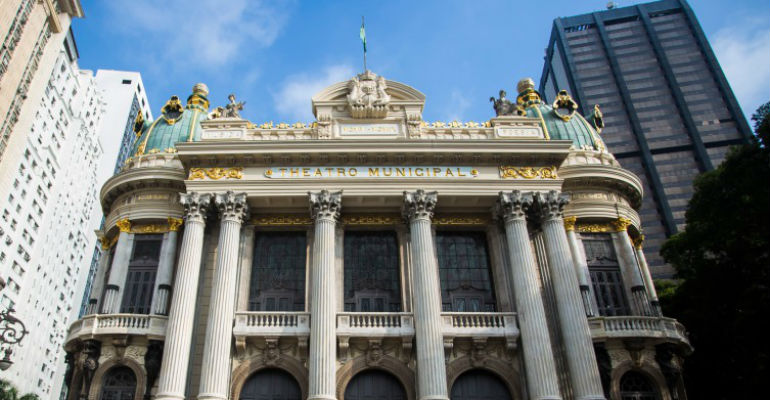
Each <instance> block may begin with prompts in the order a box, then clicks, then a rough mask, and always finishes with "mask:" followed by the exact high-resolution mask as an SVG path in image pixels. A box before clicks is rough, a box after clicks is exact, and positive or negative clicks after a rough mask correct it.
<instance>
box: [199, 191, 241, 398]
mask: <svg viewBox="0 0 770 400" xmlns="http://www.w3.org/2000/svg"><path fill="white" fill-rule="evenodd" d="M214 204H215V205H216V207H217V208H218V209H219V215H220V230H219V248H218V251H217V266H216V271H215V272H214V282H213V286H212V289H211V304H210V305H209V315H208V321H207V323H206V342H205V344H204V345H203V364H202V366H201V382H200V390H199V392H198V399H200V400H214V399H222V400H223V399H227V394H228V388H229V385H230V349H231V346H232V341H233V318H234V316H235V295H236V283H237V278H238V246H239V244H240V235H241V224H243V221H244V220H245V219H246V218H247V216H248V205H247V204H246V194H245V193H240V194H235V193H233V192H230V191H228V192H227V193H225V194H217V195H216V197H215V198H214Z"/></svg>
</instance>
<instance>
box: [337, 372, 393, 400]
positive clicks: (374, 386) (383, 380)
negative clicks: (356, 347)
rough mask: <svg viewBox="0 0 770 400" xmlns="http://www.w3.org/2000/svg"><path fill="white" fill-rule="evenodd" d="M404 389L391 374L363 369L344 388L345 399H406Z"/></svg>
mask: <svg viewBox="0 0 770 400" xmlns="http://www.w3.org/2000/svg"><path fill="white" fill-rule="evenodd" d="M406 399H407V397H406V391H405V390H404V386H402V385H401V382H399V381H398V379H396V377H394V376H393V375H391V374H389V373H387V372H384V371H378V370H372V369H370V370H366V371H363V372H361V373H359V374H357V375H356V376H354V377H353V379H351V380H350V383H348V386H347V387H346V388H345V400H406Z"/></svg>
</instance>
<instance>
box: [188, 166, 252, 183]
mask: <svg viewBox="0 0 770 400" xmlns="http://www.w3.org/2000/svg"><path fill="white" fill-rule="evenodd" d="M206 177H208V178H209V179H214V180H218V179H222V178H227V179H241V178H243V167H232V168H221V167H214V168H190V175H189V176H188V179H189V180H191V181H194V180H196V179H206Z"/></svg>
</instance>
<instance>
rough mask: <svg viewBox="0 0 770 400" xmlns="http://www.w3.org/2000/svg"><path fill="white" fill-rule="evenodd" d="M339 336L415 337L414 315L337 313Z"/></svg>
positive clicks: (396, 313)
mask: <svg viewBox="0 0 770 400" xmlns="http://www.w3.org/2000/svg"><path fill="white" fill-rule="evenodd" d="M337 335H338V336H349V337H356V336H367V337H385V336H413V335H414V317H413V316H412V313H399V312H394V313H384V312H373V313H353V312H344V313H337Z"/></svg>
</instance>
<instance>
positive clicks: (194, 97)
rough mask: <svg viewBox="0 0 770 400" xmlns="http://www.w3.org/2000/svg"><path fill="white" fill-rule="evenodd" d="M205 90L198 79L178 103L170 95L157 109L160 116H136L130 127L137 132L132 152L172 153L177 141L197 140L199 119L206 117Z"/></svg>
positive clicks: (206, 100)
mask: <svg viewBox="0 0 770 400" xmlns="http://www.w3.org/2000/svg"><path fill="white" fill-rule="evenodd" d="M208 94H209V91H208V88H207V87H206V85H204V84H202V83H199V84H197V85H195V86H194V87H193V93H192V94H191V95H190V96H189V97H188V98H187V105H186V106H184V107H182V103H181V102H180V101H179V97H177V96H171V98H170V99H169V100H168V101H167V102H166V104H165V105H164V106H163V108H162V109H161V111H160V112H161V116H160V117H159V118H158V119H156V120H155V121H152V122H149V121H144V120H143V119H142V117H141V115H140V116H139V117H137V121H136V124H135V126H134V131H135V132H136V133H137V135H138V136H139V137H138V138H137V140H136V143H135V144H134V148H133V151H132V152H131V155H132V156H140V155H143V154H153V153H174V152H176V149H175V147H174V144H175V143H177V142H195V141H198V140H200V135H201V124H200V123H201V121H203V120H205V119H206V118H207V117H208V111H209V100H208V98H207V97H206V96H208Z"/></svg>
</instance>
